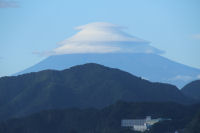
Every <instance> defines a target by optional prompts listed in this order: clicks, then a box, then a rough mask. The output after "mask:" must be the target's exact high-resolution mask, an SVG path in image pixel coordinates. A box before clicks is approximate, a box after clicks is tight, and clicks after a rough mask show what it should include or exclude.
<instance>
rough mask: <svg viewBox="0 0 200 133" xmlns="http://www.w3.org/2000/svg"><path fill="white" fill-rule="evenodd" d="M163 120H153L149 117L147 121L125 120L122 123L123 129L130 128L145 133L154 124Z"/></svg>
mask: <svg viewBox="0 0 200 133" xmlns="http://www.w3.org/2000/svg"><path fill="white" fill-rule="evenodd" d="M161 120H162V119H160V118H159V119H151V117H150V116H147V117H146V119H123V120H122V121H121V126H122V127H129V128H131V129H133V130H135V131H140V132H144V131H146V130H148V129H149V127H150V126H152V125H153V124H155V123H157V122H159V121H161Z"/></svg>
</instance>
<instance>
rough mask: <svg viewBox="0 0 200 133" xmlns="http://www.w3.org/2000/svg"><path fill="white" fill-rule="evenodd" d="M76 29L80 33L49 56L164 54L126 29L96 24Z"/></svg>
mask: <svg viewBox="0 0 200 133" xmlns="http://www.w3.org/2000/svg"><path fill="white" fill-rule="evenodd" d="M75 29H76V30H80V31H79V32H78V33H77V34H75V35H74V36H72V37H70V38H67V39H65V40H64V41H62V42H60V43H59V46H58V47H57V48H56V49H54V50H53V51H51V52H47V54H49V55H59V54H78V53H155V54H161V53H162V51H161V50H159V49H156V48H154V47H152V46H150V45H149V43H150V42H148V41H145V40H143V39H140V38H137V37H134V36H131V35H129V34H127V33H125V32H124V31H123V29H124V27H121V26H118V25H115V24H111V23H105V22H96V23H90V24H86V25H83V26H79V27H76V28H75Z"/></svg>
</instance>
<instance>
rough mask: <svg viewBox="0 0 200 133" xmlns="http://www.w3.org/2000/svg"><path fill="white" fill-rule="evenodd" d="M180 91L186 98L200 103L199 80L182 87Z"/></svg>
mask: <svg viewBox="0 0 200 133" xmlns="http://www.w3.org/2000/svg"><path fill="white" fill-rule="evenodd" d="M181 91H182V92H183V93H184V94H185V95H186V96H188V97H191V98H193V99H196V100H198V101H200V80H196V81H192V82H191V83H189V84H187V85H186V86H184V87H183V88H182V89H181Z"/></svg>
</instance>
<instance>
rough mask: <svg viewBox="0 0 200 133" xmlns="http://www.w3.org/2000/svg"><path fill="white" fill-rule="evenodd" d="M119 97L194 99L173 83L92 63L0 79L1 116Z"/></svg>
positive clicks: (102, 103) (103, 102)
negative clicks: (156, 81)
mask: <svg viewBox="0 0 200 133" xmlns="http://www.w3.org/2000/svg"><path fill="white" fill-rule="evenodd" d="M118 100H124V101H134V102H144V101H146V102H168V101H171V102H177V103H184V104H186V103H190V102H191V100H190V99H188V98H187V97H185V96H184V95H183V94H182V93H181V91H179V89H178V88H176V87H175V86H173V85H169V84H162V83H152V82H149V81H147V80H144V79H141V78H138V77H136V76H133V75H131V74H129V73H127V72H124V71H121V70H119V69H113V68H108V67H105V66H102V65H98V64H93V63H90V64H85V65H80V66H75V67H72V68H70V69H66V70H63V71H54V70H45V71H41V72H36V73H29V74H24V75H20V76H13V77H3V78H0V119H7V118H10V117H18V116H22V115H25V114H30V113H33V112H38V111H40V110H44V109H62V108H69V107H78V108H88V107H96V108H102V107H105V106H108V105H110V104H112V103H114V102H116V101H118Z"/></svg>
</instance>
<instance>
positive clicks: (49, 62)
mask: <svg viewBox="0 0 200 133" xmlns="http://www.w3.org/2000/svg"><path fill="white" fill-rule="evenodd" d="M91 62H92V63H98V64H102V65H105V66H108V67H113V68H118V69H121V70H124V71H127V72H129V73H132V74H134V75H137V76H140V77H144V78H146V79H149V80H151V81H154V82H163V83H170V84H174V85H176V86H178V87H183V86H184V85H186V84H187V83H189V82H190V81H192V80H195V79H197V76H198V75H199V74H200V70H199V69H195V68H192V67H188V66H185V65H182V64H179V63H176V62H173V61H171V60H168V59H167V58H164V57H162V56H159V55H156V54H144V53H141V54H139V53H138V54H134V53H110V54H109V53H107V54H67V55H55V56H50V57H48V58H47V59H45V60H43V61H41V62H40V63H38V64H36V65H34V66H32V67H30V68H28V69H26V70H24V71H22V72H19V73H17V74H16V75H19V74H24V73H29V72H37V71H41V70H45V69H55V70H63V69H66V68H69V67H71V66H74V65H80V64H85V63H91Z"/></svg>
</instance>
